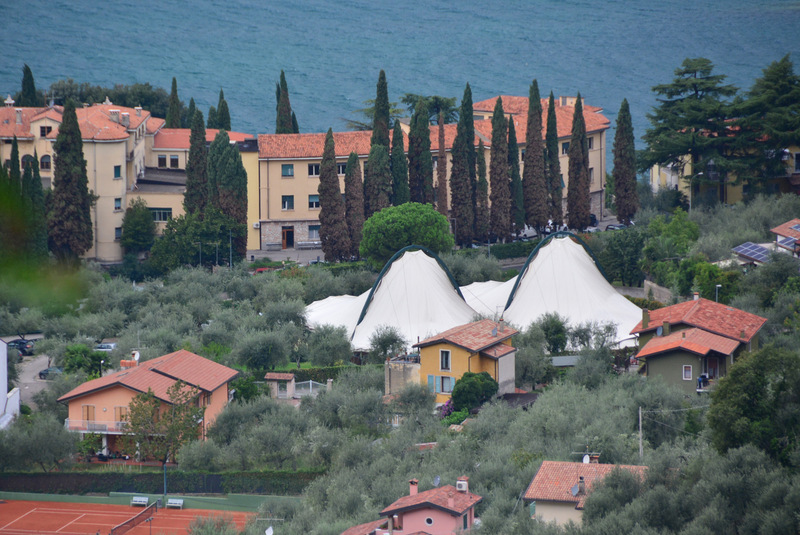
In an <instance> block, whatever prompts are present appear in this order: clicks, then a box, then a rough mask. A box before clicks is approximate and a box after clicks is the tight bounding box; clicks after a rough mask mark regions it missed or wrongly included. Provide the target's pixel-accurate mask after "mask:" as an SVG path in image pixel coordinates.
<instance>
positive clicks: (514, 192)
mask: <svg viewBox="0 0 800 535" xmlns="http://www.w3.org/2000/svg"><path fill="white" fill-rule="evenodd" d="M508 169H509V173H510V174H511V226H512V227H511V228H512V231H513V232H514V234H515V235H519V233H520V232H522V231H523V230H525V198H524V196H523V193H522V179H521V178H520V176H519V146H518V145H517V129H516V127H515V126H514V119H513V117H512V118H511V119H509V120H508Z"/></svg>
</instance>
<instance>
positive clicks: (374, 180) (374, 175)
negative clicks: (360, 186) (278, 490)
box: [364, 144, 392, 219]
mask: <svg viewBox="0 0 800 535" xmlns="http://www.w3.org/2000/svg"><path fill="white" fill-rule="evenodd" d="M364 174H365V175H366V176H365V177H364V217H365V219H369V218H370V216H371V215H372V214H374V213H375V212H380V211H381V210H383V209H384V208H386V207H387V206H391V202H390V201H389V197H390V196H391V194H392V172H391V171H390V170H389V152H388V150H386V147H384V146H383V145H380V144H378V145H373V146H372V148H371V149H370V150H369V157H368V158H367V167H366V169H365V171H364Z"/></svg>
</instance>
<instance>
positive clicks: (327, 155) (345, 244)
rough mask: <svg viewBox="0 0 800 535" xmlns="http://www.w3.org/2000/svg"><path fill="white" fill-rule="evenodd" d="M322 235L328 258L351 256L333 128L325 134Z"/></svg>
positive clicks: (320, 188)
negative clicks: (337, 169) (337, 168)
mask: <svg viewBox="0 0 800 535" xmlns="http://www.w3.org/2000/svg"><path fill="white" fill-rule="evenodd" d="M317 191H318V193H319V207H320V210H319V238H320V241H321V242H322V252H323V253H324V254H325V260H328V261H339V260H344V259H345V258H348V257H349V255H350V252H351V251H352V247H351V246H350V236H349V231H348V228H347V220H346V214H345V202H344V200H342V192H341V190H340V189H339V175H338V173H337V172H336V147H335V145H334V141H333V131H332V130H331V129H330V128H329V129H328V134H327V135H326V136H325V150H324V152H323V153H322V163H320V166H319V186H318V189H317Z"/></svg>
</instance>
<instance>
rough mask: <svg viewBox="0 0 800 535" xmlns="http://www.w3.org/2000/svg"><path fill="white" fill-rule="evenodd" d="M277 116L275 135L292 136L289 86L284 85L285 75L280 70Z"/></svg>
mask: <svg viewBox="0 0 800 535" xmlns="http://www.w3.org/2000/svg"><path fill="white" fill-rule="evenodd" d="M278 89H279V94H278V115H277V119H276V120H275V133H276V134H293V133H294V126H293V125H292V104H291V102H290V101H289V85H288V84H287V83H286V75H285V74H284V72H283V70H281V80H280V82H279V83H278Z"/></svg>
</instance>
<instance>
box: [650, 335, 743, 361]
mask: <svg viewBox="0 0 800 535" xmlns="http://www.w3.org/2000/svg"><path fill="white" fill-rule="evenodd" d="M739 344H740V342H739V341H738V340H732V339H730V338H726V337H724V336H719V335H717V334H713V333H710V332H708V331H704V330H702V329H697V328H692V329H685V330H682V331H677V332H674V333H671V334H668V335H667V336H654V337H653V338H651V339H650V340H648V341H647V343H646V344H645V345H644V347H642V349H641V350H640V351H639V353H638V354H637V355H636V357H637V358H640V357H647V356H650V355H656V354H659V353H666V352H668V351H674V350H676V349H683V350H685V351H690V352H692V353H696V354H698V355H708V354H709V353H710V352H711V351H716V352H717V353H722V354H723V355H730V354H731V353H733V352H734V351H735V350H736V348H737V347H739Z"/></svg>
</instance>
